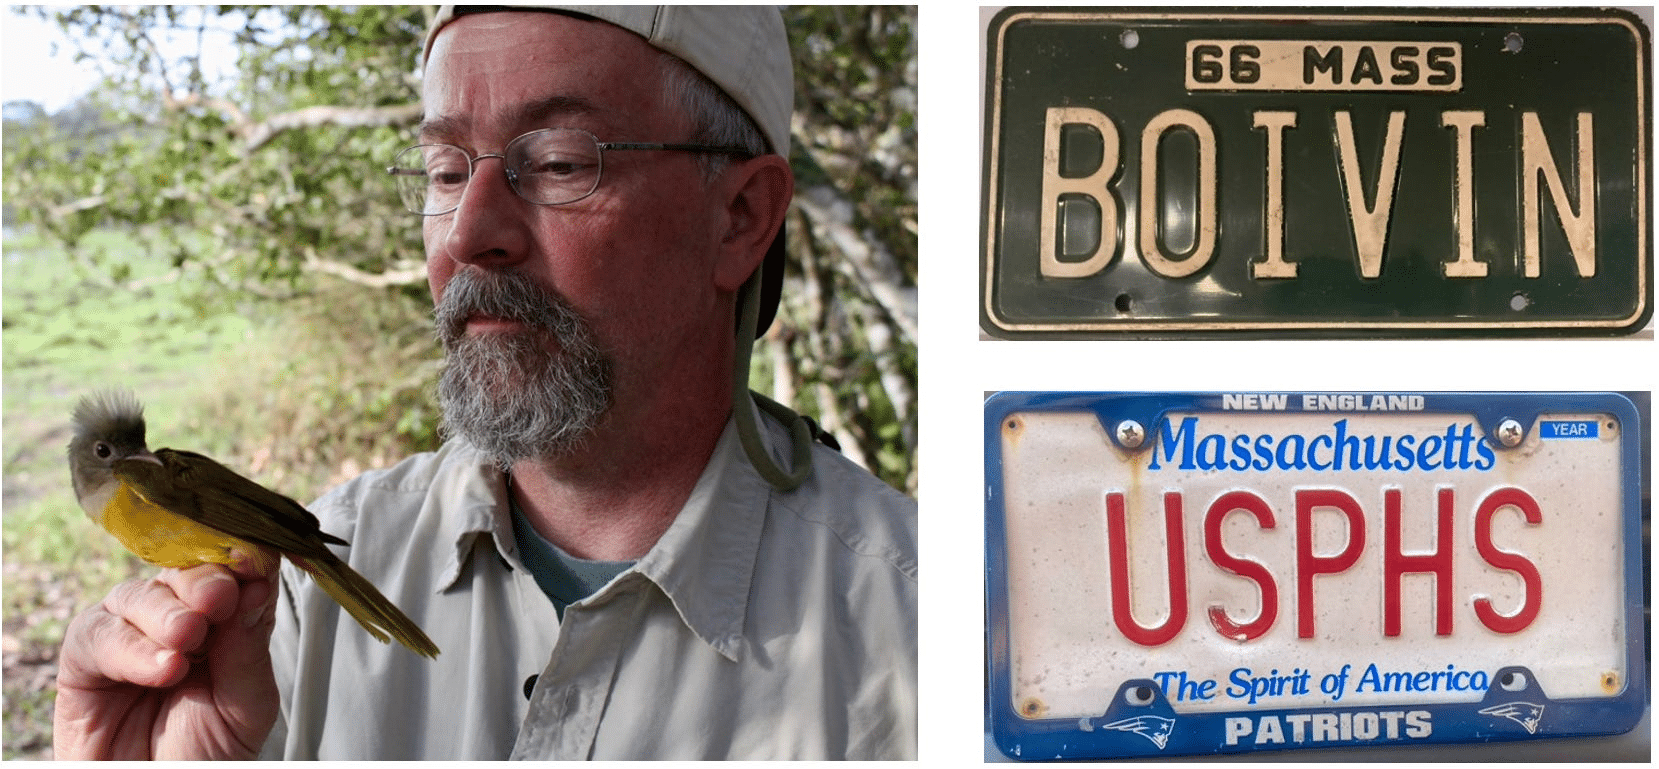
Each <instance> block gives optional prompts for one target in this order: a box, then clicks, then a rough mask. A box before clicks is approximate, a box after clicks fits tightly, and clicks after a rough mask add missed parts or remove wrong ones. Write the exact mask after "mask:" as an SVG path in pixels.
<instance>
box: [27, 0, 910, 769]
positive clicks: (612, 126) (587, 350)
mask: <svg viewBox="0 0 1659 769" xmlns="http://www.w3.org/2000/svg"><path fill="white" fill-rule="evenodd" d="M587 14H598V15H600V16H603V18H595V17H593V16H591V15H587ZM587 14H578V13H563V12H542V11H525V10H523V9H510V10H505V11H495V12H488V13H477V14H465V15H460V16H457V15H455V14H454V12H453V11H452V10H451V9H447V8H446V9H445V10H444V11H442V12H440V15H439V18H438V20H437V22H436V23H435V24H434V27H433V31H432V33H431V34H430V35H429V37H428V43H427V58H426V64H425V66H426V72H425V80H424V83H423V89H424V90H423V101H424V109H425V116H424V117H425V119H424V121H423V123H422V127H421V134H420V139H419V141H420V144H421V145H422V146H420V147H416V148H412V149H411V150H409V151H406V152H405V153H404V154H403V155H400V156H399V158H398V160H397V161H396V163H395V165H394V168H393V169H392V173H393V175H394V177H396V178H397V179H398V181H399V184H400V185H402V188H403V192H404V197H405V203H406V205H409V206H410V207H411V208H412V209H413V210H414V211H415V212H416V213H419V214H422V215H423V219H422V222H423V227H424V229H423V233H424V237H425V241H426V250H427V266H428V274H429V280H430V283H431V287H432V291H433V296H434V299H435V300H436V302H437V312H436V316H437V322H438V326H439V328H438V332H439V335H440V337H441V338H442V339H443V340H444V343H445V346H446V349H447V351H448V355H449V363H448V366H447V367H446V370H445V373H444V375H443V381H442V383H441V385H440V390H441V393H440V397H441V400H442V401H443V406H444V408H445V415H446V423H447V424H448V425H449V426H450V429H451V431H452V432H454V433H455V434H456V437H453V438H452V439H451V440H449V441H448V442H447V443H446V444H445V445H444V446H443V447H442V448H441V449H440V450H439V451H438V452H436V453H434V454H427V455H420V456H417V457H413V458H411V459H409V460H406V461H404V462H403V463H401V464H399V465H397V466H396V467H394V468H391V469H390V470H387V471H381V472H374V473H369V474H367V475H365V476H363V477H361V478H359V479H357V480H354V481H352V482H349V483H347V484H346V485H345V486H343V487H341V488H339V489H336V490H335V491H333V492H331V493H330V494H328V495H327V496H325V497H324V498H323V499H322V500H320V501H319V502H318V503H316V504H315V505H313V507H312V510H313V512H315V513H316V514H317V515H318V517H319V518H320V519H321V521H322V524H323V528H324V530H325V531H328V532H330V533H332V534H335V535H337V536H340V537H342V538H344V539H346V540H347V541H349V542H351V543H352V544H351V546H350V547H349V548H344V549H343V550H342V551H341V555H342V557H344V558H346V559H347V560H348V562H349V563H350V564H351V566H352V567H353V568H355V569H357V570H358V571H360V572H361V573H363V574H364V575H365V576H367V577H368V578H369V579H370V580H371V581H373V582H374V583H376V585H378V586H379V587H380V588H381V590H382V591H383V592H384V593H385V594H386V595H387V597H388V598H390V599H391V600H392V601H393V602H394V603H396V604H398V605H399V606H400V607H401V608H402V609H404V611H405V612H407V613H408V614H410V616H411V617H413V618H414V619H415V620H416V622H418V623H419V624H420V625H421V626H422V627H423V628H424V629H425V630H426V632H427V633H428V634H429V635H430V636H431V637H432V639H433V641H435V642H436V644H437V645H438V646H439V648H440V649H441V650H442V653H441V654H440V655H439V657H438V658H437V659H436V660H435V661H431V660H426V659H423V658H421V657H418V656H416V655H415V654H413V653H411V652H409V651H408V650H406V649H403V648H401V647H398V646H396V645H390V646H388V645H383V644H381V643H378V642H376V641H375V640H373V639H372V638H370V637H369V636H368V635H367V634H365V633H364V632H362V630H361V629H360V628H358V627H357V626H356V624H355V623H353V622H352V621H350V619H349V617H348V618H345V619H344V620H343V621H342V618H341V614H340V611H339V609H338V607H337V606H336V605H335V604H333V603H332V602H331V601H329V600H328V599H327V598H326V597H325V596H323V595H322V593H321V592H320V591H319V590H317V588H316V587H315V586H314V585H313V584H311V583H310V582H309V581H308V580H306V579H304V578H303V576H301V575H300V573H299V572H297V571H294V570H293V569H292V568H291V567H284V568H283V570H282V573H281V575H280V581H281V584H282V589H281V591H280V593H279V592H278V591H277V590H276V589H274V585H273V582H272V580H271V577H272V575H271V574H269V573H258V572H257V571H255V567H253V566H247V567H242V568H239V569H237V570H234V571H232V570H226V569H224V568H222V567H218V566H203V567H197V568H193V569H189V570H185V571H182V572H179V571H166V572H163V573H162V574H161V575H160V576H159V577H157V578H156V579H154V580H149V581H139V582H132V583H127V584H125V585H122V586H120V587H118V588H116V589H115V590H114V591H112V592H111V593H110V595H109V597H108V598H106V600H105V601H104V603H103V605H101V606H100V607H96V608H94V609H91V610H89V611H87V612H86V613H85V614H83V615H82V616H81V617H78V618H77V619H76V621H75V623H74V624H73V625H72V626H71V629H70V632H69V633H68V635H67V637H66V639H65V642H64V650H63V654H62V659H61V663H60V675H59V698H58V707H57V725H56V729H57V732H56V735H55V740H56V748H57V752H58V756H59V757H60V758H68V757H77V758H79V757H131V758H139V757H154V758H170V757H202V758H219V757H251V756H253V755H255V754H259V753H261V752H263V753H264V754H265V755H267V756H284V757H290V758H322V759H331V758H383V759H401V758H455V759H472V758H505V757H509V756H511V757H517V758H593V759H609V758H622V759H636V758H637V759H648V758H670V759H703V758H745V759H767V758H810V759H821V758H843V757H844V758H871V759H880V758H910V757H914V755H915V753H916V603H915V601H916V555H915V554H916V546H915V527H916V520H915V506H914V502H912V501H910V500H908V499H905V498H904V497H902V496H901V495H899V494H897V493H896V492H893V491H892V490H891V489H889V488H887V487H886V486H884V485H882V484H881V483H880V482H879V481H876V480H875V479H873V478H872V477H870V476H869V475H868V474H866V473H864V472H863V471H861V470H859V469H857V468H856V467H853V466H852V465H851V464H850V463H848V462H847V461H845V460H844V459H842V458H841V457H840V456H839V455H837V454H836V453H835V452H833V451H831V450H829V449H826V448H824V447H822V446H809V445H808V444H807V442H806V441H805V440H803V439H804V438H805V436H806V432H805V430H804V429H803V428H802V426H801V424H800V423H799V422H795V424H792V425H790V426H789V427H787V428H786V427H785V425H783V424H781V423H779V422H777V421H774V419H773V418H770V417H765V416H759V417H758V418H757V415H756V413H755V405H754V402H753V401H752V400H751V398H750V396H749V394H748V393H747V390H746V384H744V379H743V377H742V376H741V374H738V375H737V376H734V374H733V372H742V371H745V370H746V358H747V354H748V350H747V346H748V343H749V340H750V338H751V337H750V336H749V335H750V334H752V333H753V332H752V325H751V326H749V328H743V326H745V325H748V324H753V323H754V317H753V316H754V315H755V314H756V312H758V310H757V309H756V307H755V305H756V304H759V303H761V300H759V299H758V298H756V296H754V295H755V294H758V293H759V292H757V291H756V290H755V286H756V285H758V283H759V282H760V281H759V279H758V277H756V276H757V274H758V272H759V268H760V266H761V264H762V262H763V261H764V260H765V258H766V255H767V253H768V251H769V249H770V247H771V246H772V244H773V242H774V240H775V239H776V236H777V233H778V231H779V228H780V226H781V223H782V220H783V217H784V212H785V210H786V208H787V204H788V200H789V198H790V195H791V194H792V189H793V178H792V176H791V174H790V171H789V166H788V163H787V161H786V160H785V158H784V157H783V155H784V154H787V151H788V136H789V108H790V103H791V96H790V91H789V86H788V83H789V80H790V77H791V76H790V74H789V72H788V69H787V67H788V66H789V65H788V51H787V42H786V39H785V36H784V31H783V27H782V22H781V19H780V18H779V16H778V14H777V12H776V10H775V9H773V8H770V7H761V6H752V7H731V8H716V7H699V8H689V9H688V8H650V9H645V8H627V7H611V8H593V9H587ZM664 145H667V146H664ZM509 169H510V170H511V171H512V174H508V173H504V171H507V170H509ZM746 287H747V289H746ZM745 296H747V297H750V299H749V300H747V301H745V300H743V299H741V298H740V297H745ZM740 309H742V310H746V312H740ZM740 316H747V321H748V324H745V323H740V322H739V317H740ZM734 327H739V331H738V332H737V333H736V334H734V333H733V328H734ZM734 404H735V406H734ZM766 411H768V412H769V413H770V412H780V411H781V410H780V409H778V408H776V407H775V404H770V405H769V406H768V408H767V409H766ZM790 421H794V420H790ZM791 429H792V430H793V431H794V432H793V434H791V432H790V430H791ZM256 560H257V559H256ZM267 639H269V641H268V643H267ZM279 693H280V707H279V705H278V702H279V698H278V695H279Z"/></svg>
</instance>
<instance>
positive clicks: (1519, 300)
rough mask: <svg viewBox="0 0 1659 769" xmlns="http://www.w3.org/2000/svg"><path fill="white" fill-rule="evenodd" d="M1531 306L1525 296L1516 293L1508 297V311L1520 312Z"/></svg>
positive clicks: (1529, 300)
mask: <svg viewBox="0 0 1659 769" xmlns="http://www.w3.org/2000/svg"><path fill="white" fill-rule="evenodd" d="M1531 306H1532V299H1531V298H1529V297H1528V296H1527V295H1526V294H1522V293H1516V294H1515V295H1514V296H1511V297H1509V309H1511V310H1514V311H1516V312H1520V311H1522V310H1525V309H1526V308H1528V307H1531Z"/></svg>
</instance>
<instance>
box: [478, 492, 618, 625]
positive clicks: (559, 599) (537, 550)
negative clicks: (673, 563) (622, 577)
mask: <svg viewBox="0 0 1659 769" xmlns="http://www.w3.org/2000/svg"><path fill="white" fill-rule="evenodd" d="M507 506H508V507H510V508H511V509H512V511H513V540H514V541H515V542H517V543H518V557H519V560H520V561H522V562H523V563H524V568H526V569H529V570H530V575H531V576H533V577H535V578H536V585H537V586H538V587H540V588H541V591H542V592H543V593H546V594H547V597H548V598H550V599H552V601H553V610H554V611H556V612H558V614H559V619H564V616H565V607H566V606H569V605H570V604H572V603H575V602H576V601H580V600H582V599H583V598H586V597H588V596H590V595H593V594H594V593H595V592H597V591H598V590H599V588H602V587H604V586H605V585H606V584H607V583H609V582H610V581H611V580H612V579H614V578H615V577H616V575H618V574H621V573H622V572H624V571H627V570H628V567H630V566H633V565H634V562H633V561H589V560H587V559H585V558H577V557H576V556H573V555H571V554H569V553H566V552H565V551H563V550H560V549H559V546H558V545H555V544H553V543H552V542H548V541H547V540H545V539H543V538H542V536H541V534H539V533H537V532H536V529H535V527H533V526H531V525H530V520H529V519H528V518H525V517H524V511H523V510H520V509H519V506H518V501H517V500H516V499H515V498H514V497H513V490H512V480H511V479H508V481H507Z"/></svg>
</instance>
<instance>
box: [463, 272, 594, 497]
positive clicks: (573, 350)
mask: <svg viewBox="0 0 1659 769" xmlns="http://www.w3.org/2000/svg"><path fill="white" fill-rule="evenodd" d="M473 313H482V314H485V315H492V316H495V317H498V318H504V319H508V320H514V321H517V322H519V323H522V324H524V325H525V330H524V331H520V332H511V333H496V332H491V333H484V334H477V335H474V336H467V335H466V321H467V317H468V316H469V315H472V314H473ZM433 316H434V320H435V325H436V328H437V335H438V339H439V341H441V342H443V345H444V350H445V351H446V353H447V356H446V360H445V364H444V370H443V374H442V376H441V377H440V378H439V380H438V403H439V406H440V407H441V408H442V409H443V415H444V430H445V432H446V433H450V434H455V435H460V436H462V437H464V438H466V439H467V440H469V441H471V442H472V444H473V445H474V446H477V447H478V448H479V449H480V450H482V451H483V452H484V453H485V454H487V455H489V456H490V458H491V459H492V460H494V461H495V463H496V464H497V465H499V466H501V467H502V468H503V469H506V468H507V467H509V466H511V465H512V464H513V463H514V462H515V461H518V460H526V459H549V458H556V457H560V456H566V455H569V454H570V453H572V452H573V451H575V450H576V449H577V448H579V447H580V446H581V444H582V442H583V441H584V440H585V439H586V438H587V436H588V435H590V434H591V433H592V432H593V429H594V427H595V426H597V425H598V423H599V419H600V417H601V416H603V415H604V413H605V411H606V409H607V408H609V407H610V403H611V360H610V358H609V357H608V356H606V355H605V354H604V353H603V352H602V351H601V350H600V349H599V347H598V344H597V343H596V342H595V340H594V335H593V331H592V329H591V328H590V327H589V326H588V324H587V321H585V320H583V319H582V317H581V316H580V315H577V314H576V312H575V310H573V309H571V307H570V305H569V304H568V303H566V302H565V301H564V299H563V298H561V297H559V296H558V295H557V294H555V293H553V292H551V291H547V290H544V289H542V288H541V287H540V286H537V285H536V284H535V283H534V282H533V281H531V280H530V279H529V278H527V277H525V276H523V275H519V274H516V273H502V272H495V271H491V270H482V269H478V268H476V267H465V268H462V269H461V270H460V271H459V272H457V273H455V276H454V277H453V278H452V279H451V280H450V282H449V284H448V285H447V286H445V287H444V297H443V301H442V302H441V303H440V304H439V305H438V306H437V307H436V308H434V309H433Z"/></svg>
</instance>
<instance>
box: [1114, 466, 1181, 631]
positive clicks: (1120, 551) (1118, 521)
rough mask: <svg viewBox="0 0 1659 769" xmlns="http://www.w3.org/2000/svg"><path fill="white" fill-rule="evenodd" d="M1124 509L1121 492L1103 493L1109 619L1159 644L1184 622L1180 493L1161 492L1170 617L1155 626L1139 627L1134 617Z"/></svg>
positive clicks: (1124, 628)
mask: <svg viewBox="0 0 1659 769" xmlns="http://www.w3.org/2000/svg"><path fill="white" fill-rule="evenodd" d="M1126 517H1127V513H1126V512H1125V510H1124V502H1123V492H1121V491H1110V492H1107V493H1106V540H1107V549H1108V554H1107V558H1108V560H1110V561H1111V577H1112V620H1113V621H1114V622H1116V623H1117V626H1118V630H1119V631H1121V632H1122V633H1123V636H1124V637H1125V638H1128V639H1129V640H1131V641H1134V642H1135V643H1138V644H1140V645H1142V646H1161V645H1163V644H1166V643H1169V640H1170V639H1172V638H1174V637H1175V635H1176V634H1177V633H1180V632H1181V628H1182V627H1183V626H1185V625H1186V624H1187V556H1186V537H1185V535H1183V534H1182V531H1183V529H1182V520H1181V494H1180V493H1179V492H1174V491H1172V492H1168V493H1166V494H1164V534H1165V537H1166V543H1167V545H1168V553H1169V557H1168V566H1169V617H1168V618H1167V619H1165V620H1164V623H1163V624H1162V625H1159V626H1157V627H1151V628H1148V627H1142V626H1141V625H1140V624H1139V623H1137V622H1136V621H1135V615H1134V612H1133V611H1131V610H1132V608H1133V604H1132V603H1131V602H1130V590H1129V535H1128V533H1127V532H1126V529H1127V525H1126V524H1125V518H1126Z"/></svg>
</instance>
